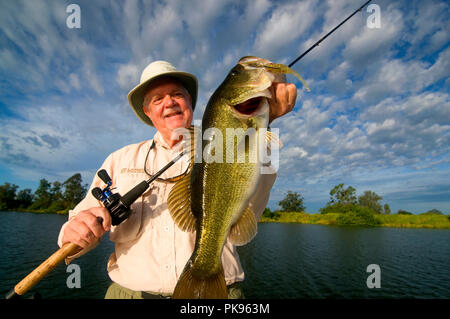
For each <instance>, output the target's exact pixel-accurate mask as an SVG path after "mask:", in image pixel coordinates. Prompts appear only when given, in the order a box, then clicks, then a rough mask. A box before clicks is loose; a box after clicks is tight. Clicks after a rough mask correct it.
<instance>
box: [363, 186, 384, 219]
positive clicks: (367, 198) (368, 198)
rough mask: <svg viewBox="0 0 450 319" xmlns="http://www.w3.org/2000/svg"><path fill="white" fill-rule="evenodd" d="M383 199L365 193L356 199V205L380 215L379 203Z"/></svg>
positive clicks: (373, 194)
mask: <svg viewBox="0 0 450 319" xmlns="http://www.w3.org/2000/svg"><path fill="white" fill-rule="evenodd" d="M382 199H383V198H382V197H381V196H380V195H378V194H377V193H375V192H372V191H365V192H364V194H363V195H361V196H359V197H358V204H359V205H360V206H363V207H367V208H369V209H371V210H372V211H373V212H374V213H375V214H381V212H382V207H381V204H380V203H379V201H380V200H382Z"/></svg>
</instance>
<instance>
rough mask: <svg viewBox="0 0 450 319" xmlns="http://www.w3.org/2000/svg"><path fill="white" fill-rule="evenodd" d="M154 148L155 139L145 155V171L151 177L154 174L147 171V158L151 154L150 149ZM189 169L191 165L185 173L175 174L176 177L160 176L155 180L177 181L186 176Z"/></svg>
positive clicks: (164, 181)
mask: <svg viewBox="0 0 450 319" xmlns="http://www.w3.org/2000/svg"><path fill="white" fill-rule="evenodd" d="M154 148H155V140H153V142H152V145H151V146H150V148H149V150H148V152H147V155H146V156H145V161H144V172H145V173H146V174H147V175H148V176H150V177H152V176H153V175H152V174H150V173H149V172H148V171H147V160H148V156H149V155H150V151H151V150H152V149H154ZM188 170H189V166H188V168H187V169H186V171H185V172H184V173H182V174H180V175H177V176H174V177H170V178H159V177H157V178H156V179H155V180H156V181H158V182H161V183H176V182H178V181H179V180H180V179H182V178H183V177H185V176H186V175H187V173H188Z"/></svg>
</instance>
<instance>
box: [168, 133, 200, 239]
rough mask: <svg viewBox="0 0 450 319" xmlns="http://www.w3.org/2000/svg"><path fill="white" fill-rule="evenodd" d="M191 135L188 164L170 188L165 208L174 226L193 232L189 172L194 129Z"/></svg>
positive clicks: (192, 158) (191, 160) (192, 156)
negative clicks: (167, 209) (182, 174)
mask: <svg viewBox="0 0 450 319" xmlns="http://www.w3.org/2000/svg"><path fill="white" fill-rule="evenodd" d="M189 131H190V133H191V140H190V141H189V142H190V144H191V148H190V151H191V154H190V163H189V167H188V169H187V171H186V174H185V176H183V177H182V178H181V179H180V180H179V181H178V182H177V183H176V184H175V185H174V187H173V188H172V190H171V191H170V193H169V197H168V199H167V206H168V208H169V212H170V215H171V216H172V218H173V220H174V222H175V224H176V225H177V226H178V227H179V228H180V229H181V230H183V231H187V232H193V231H195V229H196V227H195V226H196V219H195V216H194V214H193V213H192V210H191V172H192V168H193V166H194V156H195V152H194V149H195V148H194V147H195V145H194V127H193V126H191V127H190V128H189Z"/></svg>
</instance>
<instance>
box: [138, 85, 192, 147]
mask: <svg viewBox="0 0 450 319" xmlns="http://www.w3.org/2000/svg"><path fill="white" fill-rule="evenodd" d="M143 109H144V113H145V114H146V115H147V116H148V117H149V118H150V120H151V121H152V122H153V125H154V126H155V128H156V129H157V130H158V131H159V132H160V133H161V134H162V135H163V137H164V138H165V139H166V140H168V139H169V140H170V136H171V133H172V131H173V130H174V129H176V128H179V127H186V128H187V127H189V126H190V125H191V122H192V113H193V112H192V98H191V96H190V95H189V93H188V92H187V90H186V89H185V88H184V86H183V85H182V84H181V83H180V82H179V81H177V80H175V79H172V78H162V79H158V80H156V81H155V82H154V83H152V85H151V86H150V87H149V88H148V89H147V93H146V94H145V98H144V106H143Z"/></svg>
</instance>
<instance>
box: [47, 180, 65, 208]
mask: <svg viewBox="0 0 450 319" xmlns="http://www.w3.org/2000/svg"><path fill="white" fill-rule="evenodd" d="M50 197H51V200H52V202H51V204H50V206H49V207H48V210H49V211H52V212H57V211H60V210H64V209H65V208H66V206H67V203H66V201H65V199H64V196H63V194H62V184H61V183H60V182H58V181H55V182H53V183H52V187H51V189H50Z"/></svg>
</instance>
